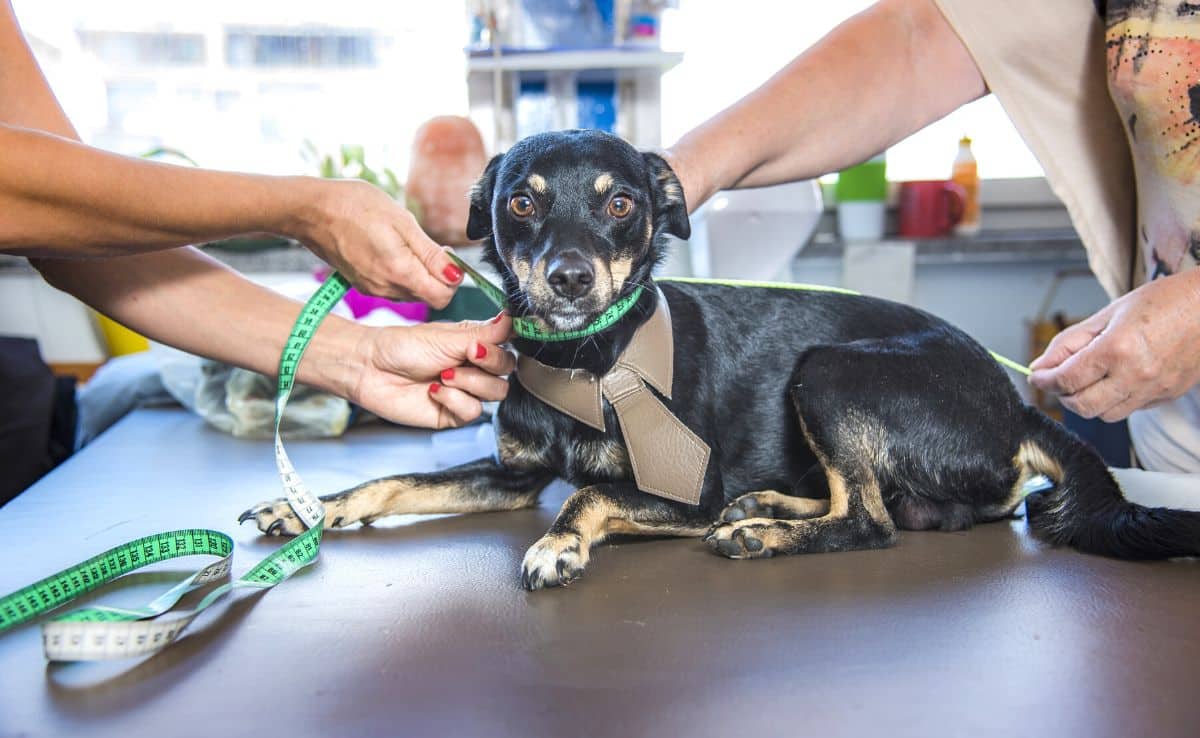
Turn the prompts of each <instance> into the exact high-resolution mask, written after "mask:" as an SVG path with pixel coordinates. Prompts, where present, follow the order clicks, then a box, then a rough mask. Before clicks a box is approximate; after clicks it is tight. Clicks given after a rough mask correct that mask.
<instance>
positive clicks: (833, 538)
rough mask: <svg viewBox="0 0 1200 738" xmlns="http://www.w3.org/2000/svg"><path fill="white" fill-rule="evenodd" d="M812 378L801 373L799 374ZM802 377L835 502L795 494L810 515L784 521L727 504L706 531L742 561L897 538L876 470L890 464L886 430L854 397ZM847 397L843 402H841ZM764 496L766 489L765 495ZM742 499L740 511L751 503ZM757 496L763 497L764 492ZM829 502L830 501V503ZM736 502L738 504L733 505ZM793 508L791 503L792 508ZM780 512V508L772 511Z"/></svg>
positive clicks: (815, 443)
mask: <svg viewBox="0 0 1200 738" xmlns="http://www.w3.org/2000/svg"><path fill="white" fill-rule="evenodd" d="M804 378H805V377H804V375H803V374H802V373H798V379H800V380H803V379H804ZM806 385H807V386H813V385H812V384H809V383H808V382H805V381H798V382H797V383H796V384H795V389H794V390H793V392H792V400H793V403H794V405H795V408H796V411H797V414H798V415H799V418H800V426H801V430H802V431H803V432H804V437H805V439H806V440H807V441H808V445H809V447H810V448H811V449H812V451H813V453H814V454H815V455H816V457H817V460H818V461H819V462H820V464H821V467H822V469H823V470H824V472H825V477H826V481H827V482H828V483H829V500H828V501H825V500H808V499H805V498H790V499H791V500H792V502H790V511H791V512H793V513H796V512H799V513H817V515H816V516H813V515H809V514H804V515H793V517H800V518H803V519H795V520H777V519H770V518H768V517H765V516H764V517H746V518H741V519H736V520H734V521H732V522H729V521H728V517H726V516H727V515H732V516H733V517H735V518H736V516H737V514H738V513H737V512H735V511H733V510H731V509H730V508H726V510H725V512H724V513H723V516H722V519H723V520H724V521H725V522H718V524H717V525H716V526H714V527H713V529H712V530H711V531H710V532H709V534H708V535H707V536H705V541H707V542H708V544H709V545H710V546H711V547H712V548H713V550H714V551H716V552H717V553H719V554H721V555H723V556H728V557H729V558H734V559H750V558H767V557H770V556H775V555H783V554H794V553H821V552H828V551H851V550H856V549H868V548H884V547H887V546H890V545H892V544H893V543H895V541H896V525H895V523H894V522H893V520H892V517H891V515H890V514H889V513H888V511H887V508H886V507H885V506H884V503H883V491H882V489H881V483H880V480H879V477H878V476H877V474H876V469H878V468H880V467H882V466H883V465H884V464H886V463H887V454H888V448H887V444H886V434H885V432H884V429H883V428H882V427H880V425H879V424H878V422H876V421H875V420H874V419H872V418H871V417H870V416H869V415H868V414H867V413H865V412H864V411H863V410H862V409H861V408H855V407H854V406H853V405H852V404H851V403H850V402H849V401H846V400H847V399H848V398H846V397H841V398H839V397H837V396H834V397H830V396H828V395H827V394H821V393H815V392H812V393H806V392H804V391H803V388H804V387H805V386H806ZM839 399H840V400H843V402H840V403H839ZM760 494H761V493H760ZM742 499H743V498H739V499H738V500H736V501H735V504H737V505H738V508H739V510H741V511H744V512H745V511H748V510H747V507H748V506H746V505H742V504H739V503H741V501H742ZM786 499H787V498H784V497H783V496H782V495H780V496H778V497H775V496H772V497H769V498H767V501H769V502H770V503H771V504H770V507H771V508H775V507H776V504H775V503H783V502H784V501H785V500H786ZM755 502H759V500H758V499H757V498H756V499H755ZM825 505H827V506H828V507H827V508H826V507H825ZM731 507H732V505H731ZM786 509H787V508H785V510H786ZM772 511H773V510H772Z"/></svg>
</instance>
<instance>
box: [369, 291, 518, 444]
mask: <svg viewBox="0 0 1200 738" xmlns="http://www.w3.org/2000/svg"><path fill="white" fill-rule="evenodd" d="M511 333H512V319H511V318H509V317H508V315H507V314H505V313H501V314H500V315H498V316H496V317H495V318H493V319H491V320H490V321H487V322H472V321H464V322H462V323H426V324H424V325H416V326H405V327H395V328H375V329H371V330H370V331H369V332H368V333H367V334H366V337H365V338H364V339H363V340H362V341H361V342H360V344H359V353H360V360H359V361H358V362H356V363H357V364H359V365H360V366H362V367H363V370H362V371H361V373H360V374H359V375H358V378H357V381H356V383H355V385H354V386H353V387H351V391H350V392H349V393H347V394H348V395H349V397H350V399H351V400H353V401H354V402H356V403H357V404H359V405H361V406H362V407H364V408H366V409H367V410H369V411H371V412H373V413H375V414H376V415H378V416H380V417H381V418H384V419H386V420H390V421H392V422H395V423H403V424H405V425H414V426H422V427H426V428H457V427H459V426H461V425H465V424H467V423H469V422H470V421H472V420H474V419H475V418H478V417H479V414H480V413H481V412H483V406H482V403H483V402H487V401H490V400H503V399H504V397H505V396H506V395H507V394H508V382H507V381H506V380H504V379H501V377H502V376H503V375H506V374H509V373H511V372H512V371H513V368H514V367H515V366H516V361H515V359H513V356H512V354H510V353H509V352H508V351H506V350H504V349H503V348H501V347H500V344H501V343H503V342H504V341H506V340H508V338H509V336H510V335H511Z"/></svg>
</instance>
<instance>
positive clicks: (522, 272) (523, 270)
mask: <svg viewBox="0 0 1200 738" xmlns="http://www.w3.org/2000/svg"><path fill="white" fill-rule="evenodd" d="M509 266H510V267H512V272H513V274H515V275H517V284H518V285H519V286H520V288H521V289H525V285H527V284H529V275H530V274H531V273H532V272H533V267H532V266H531V265H530V264H529V262H528V261H526V260H524V259H520V258H517V257H513V259H512V261H510V262H509Z"/></svg>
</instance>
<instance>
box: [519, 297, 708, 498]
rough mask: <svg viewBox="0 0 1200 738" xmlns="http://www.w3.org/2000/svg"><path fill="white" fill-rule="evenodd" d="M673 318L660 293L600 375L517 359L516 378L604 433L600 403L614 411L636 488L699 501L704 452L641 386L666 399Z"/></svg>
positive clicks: (549, 402)
mask: <svg viewBox="0 0 1200 738" xmlns="http://www.w3.org/2000/svg"><path fill="white" fill-rule="evenodd" d="M674 346H675V342H674V338H673V336H672V334H671V313H670V310H669V309H668V308H667V301H666V299H665V298H664V297H663V296H662V293H661V292H660V293H659V295H658V308H657V309H656V310H655V311H654V314H653V315H651V316H650V319H649V320H647V321H646V322H645V323H644V324H643V325H642V327H640V328H638V330H637V333H635V334H634V336H633V341H632V342H631V343H630V344H629V347H628V348H626V349H625V351H624V352H623V353H622V354H621V356H620V357H619V358H618V359H617V363H616V364H615V365H614V366H613V368H612V369H610V370H609V371H608V373H607V374H605V375H604V376H603V377H600V378H599V379H597V378H596V376H595V375H594V374H592V373H591V372H586V371H583V370H579V369H558V368H555V367H550V366H546V365H545V364H542V363H541V362H539V361H537V360H535V359H532V358H530V357H528V356H521V357H520V358H519V359H518V360H517V381H519V382H520V383H521V386H523V387H524V388H525V389H526V390H528V391H529V393H530V394H531V395H533V396H534V397H536V398H538V399H539V400H541V401H542V402H544V403H546V404H547V405H549V406H550V407H552V408H554V409H555V410H558V411H559V412H561V413H563V414H564V415H568V416H570V417H572V418H574V419H576V420H578V421H579V422H581V423H584V424H585V425H588V426H591V427H592V428H595V429H596V430H599V431H603V430H604V429H605V424H604V405H603V402H602V399H601V398H603V399H605V400H608V401H609V403H610V404H612V406H613V410H615V411H616V413H617V421H618V422H619V423H620V425H621V434H622V435H623V436H624V437H625V447H626V450H627V451H628V452H629V463H630V465H631V466H632V467H633V477H634V480H635V481H636V482H637V486H638V489H640V490H642V491H643V492H649V493H650V494H654V495H658V496H659V497H665V498H667V499H669V500H675V501H677V502H686V503H687V504H689V505H695V504H698V503H699V502H700V491H701V488H702V486H703V485H704V472H705V470H706V469H707V468H708V457H709V453H710V449H709V447H708V444H706V443H704V441H702V440H700V437H699V436H697V435H696V434H695V433H693V432H692V431H691V430H690V429H689V428H688V427H687V426H686V425H684V424H683V423H681V422H680V421H679V419H678V418H676V417H675V416H674V415H673V414H672V413H671V411H670V410H669V409H667V407H666V405H664V404H663V403H662V402H661V401H660V400H659V399H658V398H657V397H655V396H654V393H653V392H651V391H650V390H649V388H647V387H646V384H647V383H648V384H649V385H650V386H651V387H653V388H654V389H656V390H658V391H659V392H660V393H662V395H663V396H664V397H666V398H667V399H668V400H669V399H671V387H672V382H673V371H674Z"/></svg>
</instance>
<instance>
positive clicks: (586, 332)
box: [501, 285, 642, 343]
mask: <svg viewBox="0 0 1200 738" xmlns="http://www.w3.org/2000/svg"><path fill="white" fill-rule="evenodd" d="M641 296H642V288H641V286H640V285H639V286H637V287H634V288H633V292H630V293H629V294H628V295H626V296H624V297H622V298H621V299H620V300H617V301H616V302H614V303H613V304H612V305H609V306H608V309H607V310H605V311H604V312H602V313H600V315H598V316H596V318H595V319H594V320H592V322H591V323H588V324H587V325H585V326H584V327H582V328H579V329H577V330H573V331H548V330H546V329H545V328H543V327H542V326H541V325H540V324H539V323H538V321H536V320H534V319H532V318H521V317H517V318H513V332H515V333H516V334H517V335H518V336H520V337H521V338H526V339H529V340H530V341H542V342H547V343H550V342H556V341H574V340H575V339H577V338H587V337H588V336H594V335H596V334H597V333H599V332H600V331H603V330H605V329H608V328H611V327H612V326H614V325H616V324H617V323H618V322H620V320H621V318H624V317H625V314H626V313H628V312H629V311H630V310H631V309H632V308H633V306H634V305H636V304H637V301H638V298H640V297H641ZM501 307H503V305H501Z"/></svg>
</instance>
